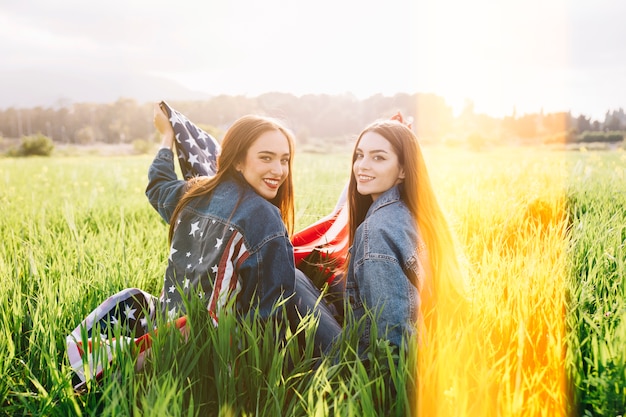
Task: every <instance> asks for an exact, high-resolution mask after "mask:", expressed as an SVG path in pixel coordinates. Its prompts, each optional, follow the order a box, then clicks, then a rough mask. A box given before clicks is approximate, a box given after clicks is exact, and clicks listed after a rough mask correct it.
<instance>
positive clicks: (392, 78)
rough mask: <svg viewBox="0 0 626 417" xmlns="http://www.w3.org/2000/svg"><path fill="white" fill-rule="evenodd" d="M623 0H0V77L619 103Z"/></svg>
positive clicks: (508, 104) (501, 107)
mask: <svg viewBox="0 0 626 417" xmlns="http://www.w3.org/2000/svg"><path fill="white" fill-rule="evenodd" d="M625 16H626V1H624V0H594V1H589V0H500V1H493V0H478V1H472V0H385V1H382V0H377V1H371V0H314V1H308V0H307V1H299V0H262V1H254V0H194V1H192V0H170V1H162V0H149V1H148V0H123V1H122V0H109V1H107V2H102V3H100V2H87V1H72V0H54V1H50V0H19V1H18V0H0V71H4V70H24V69H31V68H42V67H46V68H51V69H66V68H71V69H72V70H76V71H78V70H86V71H93V70H94V69H98V70H104V71H108V72H120V71H133V72H139V73H151V74H159V75H163V76H166V77H167V78H171V79H173V80H176V81H178V82H180V83H182V84H183V85H185V86H186V87H190V88H192V89H195V90H198V91H203V92H207V93H210V94H222V93H223V94H247V95H251V96H254V95H257V94H261V93H264V92H269V91H281V92H290V93H293V94H296V95H300V94H306V93H314V94H316V93H328V94H337V93H344V92H351V93H353V94H355V95H356V96H357V97H359V98H365V97H368V96H370V95H373V94H376V93H382V94H386V95H391V94H395V93H396V92H407V93H415V92H430V93H435V94H439V95H441V96H443V97H444V98H445V99H446V100H447V102H448V103H449V104H450V105H452V106H453V107H454V108H455V110H457V111H458V110H460V109H461V108H462V106H463V105H464V103H465V100H466V99H471V100H472V101H473V102H474V106H475V109H476V111H478V112H485V113H488V114H491V115H494V116H502V115H505V114H511V113H512V111H513V108H514V107H515V108H516V110H517V113H518V114H521V113H526V112H536V111H540V110H541V109H543V110H544V111H546V112H549V111H568V110H569V111H572V112H573V113H574V114H580V113H584V114H586V115H590V116H592V117H595V118H603V115H604V113H605V112H606V111H607V110H609V109H617V108H619V107H626V53H625V52H626V24H624V21H623V19H624V17H625ZM0 94H1V92H0Z"/></svg>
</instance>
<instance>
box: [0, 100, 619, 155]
mask: <svg viewBox="0 0 626 417" xmlns="http://www.w3.org/2000/svg"><path fill="white" fill-rule="evenodd" d="M169 104H170V105H171V106H172V107H174V108H175V109H177V110H179V111H180V112H182V113H183V114H185V115H186V116H187V117H189V119H190V120H192V121H194V123H197V124H198V125H200V126H201V127H203V128H205V129H206V130H208V131H209V132H210V133H213V134H214V135H216V136H217V137H218V139H219V138H220V135H221V133H222V132H223V131H225V130H226V129H227V128H228V126H229V124H230V123H232V122H233V121H234V120H235V119H237V118H238V117H240V116H242V115H244V114H248V113H257V114H265V115H268V116H273V117H277V118H279V119H281V120H283V121H284V122H285V123H286V124H287V125H288V126H289V127H290V128H291V129H292V130H293V131H294V133H295V135H296V137H297V139H298V142H299V143H303V144H306V143H311V142H313V143H316V142H319V141H342V140H346V138H353V137H354V136H355V135H356V134H358V132H359V131H360V130H361V129H362V128H363V127H364V126H365V125H366V124H368V123H370V122H372V121H373V120H376V119H378V118H386V117H390V116H391V115H393V114H395V113H396V112H397V111H401V112H402V113H403V115H405V116H408V117H411V118H412V119H413V129H414V131H415V132H416V133H417V135H418V137H420V139H421V140H423V141H424V142H440V143H441V142H446V141H448V142H468V141H469V142H472V141H474V142H476V141H478V142H489V143H504V142H512V141H517V142H523V143H553V142H559V143H567V142H578V141H585V140H587V141H592V140H594V138H600V140H599V141H618V140H622V139H623V135H622V134H621V133H619V132H621V131H624V130H626V115H625V114H624V110H623V109H621V108H620V109H618V110H610V111H607V112H606V115H605V118H604V120H601V121H600V120H592V119H591V118H590V117H588V116H585V115H582V114H581V115H578V116H574V115H572V114H571V113H570V112H559V113H547V114H544V113H543V112H538V113H532V114H524V115H517V114H515V112H513V113H512V114H511V115H510V116H506V117H502V118H495V117H491V116H488V115H485V114H480V113H476V112H475V111H474V107H473V104H472V102H471V101H468V102H467V103H466V106H465V108H464V109H463V111H462V112H461V113H460V114H458V115H455V114H454V112H453V110H452V107H451V106H449V105H448V104H447V103H446V101H445V100H444V99H443V98H442V97H440V96H437V95H435V94H423V93H416V94H403V93H398V94H396V95H393V96H384V95H381V94H379V95H374V96H371V97H369V98H367V99H357V98H356V97H354V96H353V95H351V94H342V95H326V94H319V95H314V94H309V95H304V96H294V95H291V94H286V93H267V94H262V95H259V96H257V97H247V96H230V95H220V96H216V97H213V98H211V99H209V100H203V101H171V102H169ZM152 105H153V103H138V102H137V101H136V100H134V99H130V98H121V99H119V100H118V101H116V102H114V103H107V104H96V103H75V104H63V105H59V106H55V107H47V108H44V107H34V108H8V109H4V110H1V111H0V137H5V138H21V137H24V136H29V135H35V134H41V135H45V136H47V137H49V138H50V139H51V140H52V141H53V142H55V143H66V144H90V143H111V144H112V143H131V142H133V141H135V140H138V139H141V140H147V141H155V140H156V139H155V129H154V127H153V125H152ZM607 132H612V133H610V134H607ZM620 135H621V136H620ZM607 138H608V139H607Z"/></svg>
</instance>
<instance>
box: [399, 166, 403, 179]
mask: <svg viewBox="0 0 626 417" xmlns="http://www.w3.org/2000/svg"><path fill="white" fill-rule="evenodd" d="M398 179H399V180H403V179H404V168H403V167H400V172H399V173H398Z"/></svg>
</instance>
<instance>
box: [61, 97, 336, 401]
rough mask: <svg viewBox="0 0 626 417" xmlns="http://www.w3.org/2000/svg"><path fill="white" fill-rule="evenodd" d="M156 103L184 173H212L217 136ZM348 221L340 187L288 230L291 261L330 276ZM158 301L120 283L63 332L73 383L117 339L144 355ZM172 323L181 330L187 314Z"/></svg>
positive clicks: (93, 370) (101, 364)
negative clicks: (311, 217)
mask: <svg viewBox="0 0 626 417" xmlns="http://www.w3.org/2000/svg"><path fill="white" fill-rule="evenodd" d="M160 106H161V108H162V109H163V111H165V113H166V114H167V116H168V117H169V120H170V124H171V125H172V128H173V129H174V134H175V138H176V140H175V148H176V153H177V155H178V162H179V165H180V168H181V172H182V174H183V177H184V178H185V179H189V178H192V177H195V176H213V175H215V174H216V172H217V169H218V167H217V158H218V156H219V153H220V150H221V147H220V145H219V143H218V141H217V140H216V139H215V138H214V137H213V136H211V135H210V134H208V133H207V132H205V131H204V130H202V129H200V128H199V127H197V126H196V125H195V124H193V123H192V122H191V121H190V120H189V119H188V118H187V117H186V116H184V115H183V114H181V113H180V112H178V111H176V110H174V109H173V108H172V107H171V106H169V105H168V104H167V103H165V102H164V101H163V102H161V103H160ZM347 226H348V217H347V211H346V209H345V192H344V193H343V194H342V195H341V197H340V198H339V200H338V202H337V205H336V206H335V208H334V210H333V211H332V212H331V213H330V214H328V215H327V216H325V217H323V218H322V219H320V220H318V221H317V222H315V223H313V224H312V225H310V226H308V227H306V228H304V229H303V230H301V231H300V232H298V233H296V234H295V235H294V236H292V243H293V246H294V258H295V262H296V266H297V267H298V268H299V269H301V270H302V271H303V272H305V274H307V276H309V277H310V278H311V279H312V281H313V282H314V284H315V285H316V286H318V287H320V288H321V287H322V286H323V285H324V283H326V282H328V283H330V282H331V281H332V280H333V279H334V278H335V273H334V271H335V269H336V268H338V267H340V266H341V265H342V264H343V263H344V261H345V259H346V256H347V253H348V229H347ZM157 302H158V298H157V297H155V296H153V295H151V294H148V293H146V292H144V291H142V290H140V289H137V288H127V289H124V290H122V291H120V292H118V293H117V294H115V295H113V296H111V297H109V298H107V299H106V300H105V301H104V302H103V303H102V304H100V305H99V306H98V307H97V308H96V309H95V310H94V311H93V312H92V313H91V314H90V315H89V316H87V318H85V319H84V320H83V321H82V322H81V323H80V325H79V326H78V327H76V328H75V329H74V331H73V332H72V333H71V334H70V335H68V336H67V338H66V344H67V355H68V358H69V362H70V365H71V366H72V368H73V370H74V380H73V385H74V388H75V389H81V388H83V387H84V386H85V384H86V383H87V381H89V380H90V379H95V380H99V379H100V378H101V376H102V374H103V370H104V369H105V368H106V367H107V366H108V364H110V363H111V361H112V359H113V352H114V351H115V345H116V344H120V345H134V347H135V349H134V352H135V353H136V354H137V355H138V363H141V362H142V361H143V357H144V355H145V354H146V352H147V351H149V349H150V346H151V332H154V331H155V330H156V329H155V328H154V327H152V325H153V323H154V321H155V314H156V313H155V311H156V308H155V304H156V303H157ZM172 323H173V324H174V325H175V326H176V328H178V329H180V330H181V331H183V330H184V327H185V325H186V317H180V318H178V319H176V320H174V321H173V322H172ZM113 335H115V336H113ZM96 345H99V346H100V348H99V349H96V347H95V346H96Z"/></svg>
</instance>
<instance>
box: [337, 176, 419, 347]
mask: <svg viewBox="0 0 626 417" xmlns="http://www.w3.org/2000/svg"><path fill="white" fill-rule="evenodd" d="M401 186H402V185H396V186H394V187H392V188H391V189H389V190H387V191H386V192H384V193H383V194H382V195H381V196H380V197H378V198H377V199H376V201H374V202H373V203H372V205H371V206H370V208H369V210H368V212H367V214H366V216H365V220H364V221H363V223H361V224H360V225H359V227H358V228H357V230H356V232H355V237H354V242H353V244H352V247H351V248H350V264H349V266H348V273H347V277H346V296H347V299H348V302H349V303H350V305H351V307H352V311H353V314H354V316H353V317H351V318H349V324H350V322H351V321H352V320H354V321H353V322H352V325H353V326H354V325H356V324H358V323H360V324H359V329H360V338H359V348H360V351H361V352H362V351H363V350H364V349H365V348H366V347H367V346H369V341H370V332H371V324H372V323H371V318H375V319H376V328H377V332H378V334H377V337H378V338H384V339H387V340H388V341H389V342H390V343H391V344H393V345H395V346H400V345H401V344H402V343H405V337H406V336H408V335H412V334H414V333H415V332H416V330H417V328H416V325H417V319H418V310H419V303H420V297H419V291H418V288H419V287H420V282H421V281H422V280H423V279H424V267H423V265H422V262H421V261H420V259H425V258H424V255H425V251H426V248H425V245H424V243H423V241H422V239H421V237H420V234H419V231H418V229H417V226H416V223H415V220H414V218H413V216H412V215H411V213H410V211H409V209H408V208H407V206H406V205H405V204H404V202H403V201H402V200H401V198H400V187H401ZM366 312H368V313H366ZM370 313H371V314H370ZM364 316H365V317H364ZM360 326H363V327H360Z"/></svg>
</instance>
